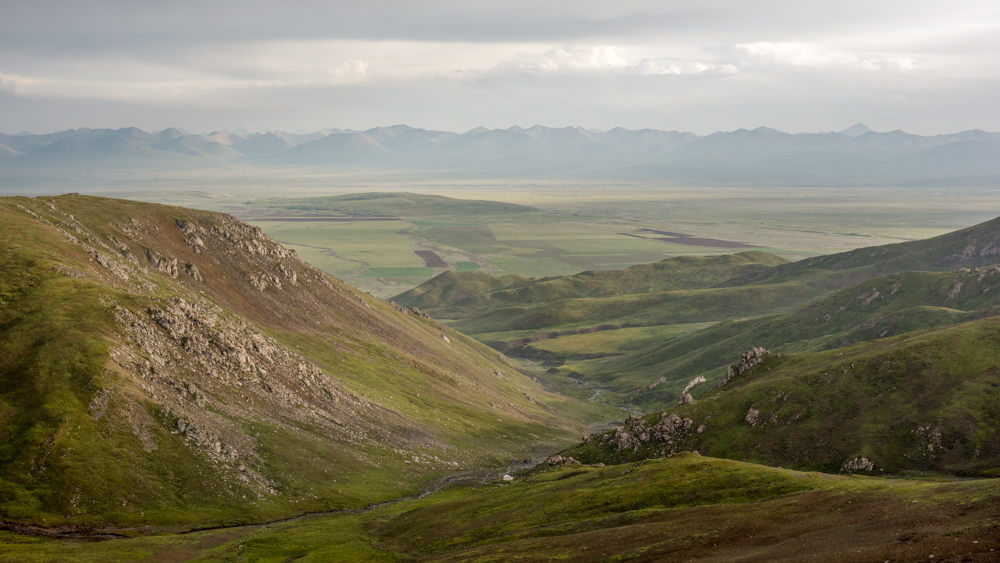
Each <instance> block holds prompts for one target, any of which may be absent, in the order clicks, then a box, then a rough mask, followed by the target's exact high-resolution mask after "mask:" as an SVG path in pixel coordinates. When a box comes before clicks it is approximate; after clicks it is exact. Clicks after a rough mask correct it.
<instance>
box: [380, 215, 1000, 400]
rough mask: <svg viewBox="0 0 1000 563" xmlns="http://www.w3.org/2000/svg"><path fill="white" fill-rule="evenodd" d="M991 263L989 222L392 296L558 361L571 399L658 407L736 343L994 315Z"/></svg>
mask: <svg viewBox="0 0 1000 563" xmlns="http://www.w3.org/2000/svg"><path fill="white" fill-rule="evenodd" d="M996 263H1000V219H995V220H992V221H988V222H986V223H983V224H980V225H977V226H975V227H971V228H969V229H963V230H961V231H956V232H953V233H949V234H946V235H942V236H939V237H935V238H932V239H927V240H923V241H912V242H907V243H901V244H894V245H888V246H881V247H872V248H863V249H857V250H854V251H850V252H844V253H840V254H833V255H828V256H820V257H816V258H811V259H807V260H802V261H799V262H795V263H785V262H784V261H783V260H781V259H779V258H777V257H774V256H772V255H769V254H766V253H763V252H744V253H738V254H734V255H731V256H718V257H705V258H671V259H667V260H664V261H662V262H659V263H656V264H643V265H639V266H634V267H632V268H628V269H626V270H617V271H605V272H584V273H582V274H577V275H575V276H561V277H557V278H547V279H543V280H525V279H521V278H519V279H510V280H508V279H507V278H495V279H494V280H490V279H489V278H488V276H487V275H486V274H483V273H478V276H477V277H476V278H474V279H473V278H472V277H471V276H467V275H462V274H449V275H447V276H439V277H438V278H435V279H432V280H430V281H428V282H426V283H424V284H423V285H421V286H419V287H417V288H415V289H413V290H411V291H409V292H406V293H404V294H401V295H399V296H397V297H396V298H395V299H396V300H397V301H398V302H400V303H403V304H405V305H408V306H418V307H419V308H420V309H421V310H422V311H425V312H428V313H429V314H431V315H432V316H438V317H440V318H444V319H449V320H448V322H449V325H450V326H451V327H452V328H454V329H456V330H458V331H461V332H463V333H466V334H469V335H471V336H474V337H475V338H477V339H479V340H480V341H482V342H485V343H487V344H489V345H490V346H492V347H494V348H496V349H498V350H502V351H504V352H505V353H508V354H511V355H520V356H525V357H528V358H536V359H544V360H547V361H549V362H553V363H557V364H558V363H561V362H569V363H568V364H567V365H566V366H565V367H564V368H563V369H562V370H561V371H562V372H563V373H566V374H569V375H571V376H573V377H576V378H578V380H581V381H584V382H585V384H586V389H585V390H584V392H582V393H581V394H580V395H579V396H581V397H583V396H590V394H592V393H593V389H599V390H602V392H603V397H602V398H601V399H600V400H602V401H607V402H612V403H618V404H631V405H636V406H639V407H641V408H660V407H662V406H665V405H669V404H672V402H673V401H674V400H675V399H676V396H677V393H678V392H679V391H680V390H681V389H682V388H683V387H684V385H685V384H686V383H687V381H689V380H690V379H692V378H694V377H696V376H699V375H700V376H704V377H707V378H708V379H710V380H717V379H718V378H720V377H721V376H722V373H723V371H724V369H725V366H726V365H727V364H728V363H730V362H732V361H734V360H735V359H736V358H738V357H739V355H740V354H741V353H742V352H743V351H745V350H746V349H748V348H750V347H754V346H767V347H769V348H773V349H775V350H782V351H792V352H804V351H814V350H823V349H832V348H836V347H841V346H847V345H850V344H851V343H854V342H860V341H868V340H874V339H878V338H884V337H887V336H892V335H894V334H901V333H904V332H908V331H913V330H919V329H926V328H933V327H940V326H947V325H952V324H956V323H960V322H965V321H968V320H972V319H975V318H979V317H982V316H986V315H991V314H996V313H997V311H998V310H1000V309H998V307H1000V302H998V301H996V299H997V297H996V295H997V294H996V292H993V293H990V292H989V287H990V284H992V283H994V282H995V279H994V276H995V275H996V274H997V273H1000V269H996V266H995V264H996ZM963 268H964V270H963ZM968 268H975V270H974V271H973V270H969V269H968ZM963 288H964V289H963ZM706 323H711V324H712V326H705V324H706ZM637 327H644V328H643V332H642V333H641V338H639V339H638V340H637V339H636V338H635V336H640V334H639V333H637V332H636V330H637ZM619 334H620V335H621V336H619ZM626 335H628V337H626ZM592 398H596V396H595V397H592Z"/></svg>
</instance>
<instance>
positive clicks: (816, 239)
mask: <svg viewBox="0 0 1000 563" xmlns="http://www.w3.org/2000/svg"><path fill="white" fill-rule="evenodd" d="M190 174H194V175H197V174H203V175H205V176H206V177H204V178H200V177H199V178H185V181H186V182H187V183H188V185H204V186H205V189H204V190H202V191H186V192H181V191H176V190H175V188H173V187H172V185H171V184H164V186H163V189H160V190H158V191H147V192H130V193H129V194H128V196H127V197H134V198H138V199H143V200H146V201H161V202H164V203H170V204H174V205H185V206H190V207H196V208H205V209H211V210H216V211H225V212H228V213H232V214H235V215H236V216H238V217H240V218H243V219H246V220H248V221H249V222H250V223H252V224H256V225H258V226H260V227H261V228H262V229H264V231H265V232H266V233H267V234H268V235H270V236H272V237H274V238H275V239H277V240H280V241H282V242H283V243H285V244H286V245H287V246H289V247H291V248H295V249H296V250H297V251H299V253H300V254H301V255H302V256H303V257H304V258H305V259H306V260H308V261H309V262H310V263H312V264H315V265H316V266H317V267H320V268H322V269H323V270H325V271H327V272H328V273H330V274H332V275H334V276H337V277H339V278H341V279H343V280H344V281H346V282H348V283H349V284H351V285H353V286H355V287H358V288H360V289H363V290H365V291H370V292H372V293H374V294H375V295H378V296H381V297H389V296H392V295H396V294H398V293H401V292H403V291H406V290H407V289H410V288H412V287H415V286H416V285H419V283H420V282H422V281H424V278H416V277H414V278H390V277H377V276H374V277H373V276H370V275H368V273H369V269H370V268H412V267H421V266H424V263H423V261H422V260H420V258H419V257H417V256H416V255H415V254H413V251H414V250H431V251H434V252H435V253H437V254H438V255H439V256H440V257H441V258H442V259H443V260H444V261H445V262H447V263H448V264H449V268H450V269H453V270H458V269H459V266H458V264H459V263H460V262H476V263H478V264H480V266H481V269H482V270H483V271H485V272H489V273H494V274H497V275H503V274H511V273H513V274H520V275H525V276H531V277H545V276H554V275H570V274H574V273H577V272H580V271H583V270H588V269H619V268H625V267H628V266H631V265H633V264H641V263H649V262H657V261H659V260H662V259H664V258H667V257H669V256H704V255H716V254H728V253H732V252H737V251H740V250H746V249H740V248H722V247H710V246H691V245H679V244H676V243H674V242H669V241H658V240H652V239H651V238H636V237H635V236H629V235H642V236H647V237H653V238H656V237H657V235H655V234H653V235H650V234H649V233H648V232H644V231H643V229H655V230H663V231H668V232H677V233H684V234H687V235H690V236H691V237H701V238H709V239H718V240H723V241H733V242H742V243H748V244H753V245H759V246H760V248H761V249H762V250H766V251H767V252H771V253H773V254H777V255H779V256H782V257H784V258H786V259H789V260H800V259H802V258H805V257H809V256H814V255H818V254H828V253H834V252H841V251H845V250H850V249H853V248H858V247H863V246H875V245H880V244H887V243H892V242H900V241H904V240H916V239H922V238H927V237H930V236H934V235H938V234H941V233H944V232H947V231H950V230H954V229H958V228H961V227H963V226H967V225H972V224H976V223H978V222H981V221H985V220H987V219H991V218H993V217H995V216H997V215H1000V203H998V199H997V198H996V192H995V191H994V190H989V189H960V188H953V189H946V188H933V189H930V188H905V187H892V188H878V187H873V188H835V189H834V188H830V189H825V188H716V187H699V188H691V187H684V186H657V185H649V186H646V185H629V184H624V185H604V184H586V183H582V184H575V185H572V186H569V185H561V184H556V183H538V182H535V183H531V184H527V183H521V184H518V183H504V184H502V185H501V184H496V185H490V184H484V183H482V182H479V183H477V184H476V185H471V186H470V185H458V184H441V183H434V184H426V185H423V184H414V183H411V184H402V185H400V184H398V183H394V184H377V183H376V184H371V183H365V184H362V185H337V184H336V182H335V183H334V186H333V187H331V183H330V181H328V180H324V179H322V178H319V177H313V176H309V175H298V176H287V177H286V176H282V177H280V178H279V177H261V178H250V177H248V178H243V179H241V183H240V184H239V185H240V188H239V192H238V193H235V192H228V191H226V190H227V189H228V188H227V186H226V185H224V184H220V183H219V182H218V180H215V179H213V178H212V177H210V175H209V173H208V172H202V173H195V172H191V173H190ZM148 182H149V180H147V183H148ZM265 185H266V186H267V187H264V186H265ZM67 189H69V188H67ZM130 189H131V188H130ZM376 191H382V192H390V191H395V192H397V194H398V192H399V191H403V192H408V193H404V194H398V197H393V198H383V199H379V200H373V199H371V198H368V199H352V198H347V199H346V200H343V199H342V200H334V199H332V198H331V197H330V196H331V195H341V194H350V193H351V192H355V193H356V192H376ZM414 192H416V193H419V194H427V195H434V196H445V197H447V198H453V199H451V200H448V199H436V198H423V199H422V198H421V196H416V195H415V194H414ZM107 193H108V194H109V195H113V194H114V192H107ZM276 193H280V194H282V195H281V196H280V197H276V196H275V194H276ZM114 195H119V196H120V194H114ZM487 200H488V201H494V202H503V204H492V205H487V204H486V203H484V201H487ZM520 206H525V207H520ZM526 208H534V209H537V210H538V211H531V210H528V209H526ZM365 212H374V213H379V214H382V215H390V216H398V217H402V219H403V220H402V221H397V222H381V221H379V222H364V221H357V222H342V221H341V222H294V223H293V222H287V223H282V222H281V221H275V220H273V219H272V220H267V221H256V218H259V217H262V216H264V215H268V216H273V215H275V214H279V215H280V214H293V215H295V214H326V215H330V214H348V213H359V214H361V213H365ZM437 273H439V271H435V274H437ZM428 277H429V276H428Z"/></svg>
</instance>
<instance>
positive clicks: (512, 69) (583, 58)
mask: <svg viewBox="0 0 1000 563" xmlns="http://www.w3.org/2000/svg"><path fill="white" fill-rule="evenodd" d="M628 67H629V63H628V61H626V60H625V59H623V58H621V57H620V56H618V53H617V52H616V51H615V48H614V47H560V48H557V49H550V50H548V51H546V52H544V53H542V54H541V55H530V54H519V55H518V56H517V58H516V59H515V60H511V61H502V62H500V63H499V64H497V65H496V66H495V67H494V68H493V71H494V72H500V73H524V72H543V73H555V72H563V73H566V72H599V71H608V70H620V69H624V68H628Z"/></svg>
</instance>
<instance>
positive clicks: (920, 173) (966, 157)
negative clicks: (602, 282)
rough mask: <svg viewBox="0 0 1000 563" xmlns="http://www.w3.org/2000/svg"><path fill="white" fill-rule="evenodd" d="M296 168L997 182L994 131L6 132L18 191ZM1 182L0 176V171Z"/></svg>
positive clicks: (0, 152) (5, 163)
mask: <svg viewBox="0 0 1000 563" xmlns="http://www.w3.org/2000/svg"><path fill="white" fill-rule="evenodd" d="M179 169H189V170H190V169H219V170H228V171H232V170H239V169H244V170H247V169H258V170H264V169H272V170H278V169H280V170H283V171H290V170H292V169H299V170H312V171H314V172H316V173H320V174H343V173H347V174H359V173H361V174H364V173H388V174H399V175H409V176H411V177H412V176H414V175H415V176H417V177H428V176H433V177H436V178H440V179H442V180H444V179H448V178H452V179H474V178H493V179H496V178H548V179H556V178H561V179H575V180H597V181H602V180H603V181H621V180H624V181H638V182H674V183H677V182H679V183H692V182H693V183H695V184H725V185H729V184H751V185H752V184H758V185H763V184H770V185H792V184H794V185H823V186H831V185H859V184H860V185H894V184H896V185H978V186H985V185H993V186H995V185H996V184H998V183H1000V133H991V132H988V131H982V130H978V129H974V130H969V131H962V132H958V133H952V134H947V135H932V136H921V135H913V134H910V133H907V132H904V131H900V130H895V131H889V132H876V131H872V130H871V129H870V128H869V127H868V126H867V125H865V124H862V123H858V124H855V125H853V126H851V127H849V128H847V129H844V130H843V131H841V132H835V133H795V134H793V133H786V132H782V131H778V130H776V129H771V128H767V127H758V128H756V129H753V130H748V129H738V130H736V131H729V132H726V131H722V132H716V133H712V134H710V135H707V136H701V135H697V134H695V133H690V132H682V131H663V130H660V129H649V128H647V129H639V130H633V129H625V128H621V127H616V128H613V129H610V130H608V131H600V130H596V129H584V128H583V127H561V128H555V127H545V126H541V125H535V126H533V127H530V128H522V127H517V126H514V127H510V128H507V129H487V128H485V127H477V128H475V129H471V130H469V131H466V132H464V133H459V132H452V131H439V130H428V129H421V128H415V127H410V126H407V125H393V126H389V127H375V128H371V129H367V130H364V131H356V130H351V129H324V130H320V131H315V132H312V133H306V134H299V133H288V132H284V131H267V132H256V133H250V132H247V131H245V130H243V131H241V132H240V133H237V132H235V131H215V132H212V133H210V134H207V135H193V134H189V133H185V132H184V131H181V130H178V129H172V128H171V129H164V130H163V131H159V132H155V133H150V132H146V131H143V130H142V129H139V128H136V127H129V128H123V129H117V130H115V129H108V128H106V129H75V130H67V131H61V132H57V133H51V134H45V135H29V134H18V135H10V134H0V171H5V172H6V176H7V179H5V180H4V181H3V182H2V183H0V187H4V186H7V187H13V188H19V187H20V188H23V187H25V186H26V185H35V184H38V183H39V182H40V181H41V179H42V178H43V177H45V176H48V175H51V174H52V173H56V172H57V171H62V172H63V173H64V174H65V173H66V172H70V177H72V171H73V170H86V171H91V172H101V171H110V170H154V171H155V170H179ZM0 178H2V176H0Z"/></svg>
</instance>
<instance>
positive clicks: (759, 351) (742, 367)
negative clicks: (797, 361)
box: [718, 347, 771, 387]
mask: <svg viewBox="0 0 1000 563" xmlns="http://www.w3.org/2000/svg"><path fill="white" fill-rule="evenodd" d="M770 354H771V353H770V352H768V351H767V350H765V349H764V348H759V347H758V348H751V349H749V350H747V352H746V353H745V354H743V357H741V358H740V362H739V363H738V364H736V367H735V369H734V368H733V366H729V367H728V368H726V377H724V378H723V379H722V381H720V382H719V385H718V386H719V387H723V386H724V385H725V384H727V383H729V381H730V380H731V379H732V378H734V377H736V376H738V375H743V374H744V373H746V372H748V371H750V370H751V369H753V368H754V366H756V365H757V364H759V363H761V362H762V361H764V358H765V357H766V356H769V355H770Z"/></svg>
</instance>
